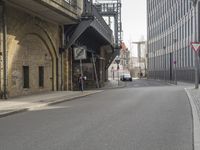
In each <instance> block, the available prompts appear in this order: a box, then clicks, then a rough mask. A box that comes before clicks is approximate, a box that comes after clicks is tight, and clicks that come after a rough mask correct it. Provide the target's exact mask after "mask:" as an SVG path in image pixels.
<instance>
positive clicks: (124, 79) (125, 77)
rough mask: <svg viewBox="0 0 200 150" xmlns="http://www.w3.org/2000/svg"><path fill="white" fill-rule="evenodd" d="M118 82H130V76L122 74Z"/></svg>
mask: <svg viewBox="0 0 200 150" xmlns="http://www.w3.org/2000/svg"><path fill="white" fill-rule="evenodd" d="M120 80H121V81H132V77H131V75H130V74H123V75H121V77H120Z"/></svg>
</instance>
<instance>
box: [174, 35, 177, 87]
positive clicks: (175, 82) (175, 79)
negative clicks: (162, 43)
mask: <svg viewBox="0 0 200 150" xmlns="http://www.w3.org/2000/svg"><path fill="white" fill-rule="evenodd" d="M173 41H174V58H173V59H174V60H173V65H174V84H175V85H177V77H176V63H177V62H176V57H177V56H176V42H177V39H173Z"/></svg>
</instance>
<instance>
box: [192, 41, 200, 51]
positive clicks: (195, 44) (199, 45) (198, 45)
mask: <svg viewBox="0 0 200 150" xmlns="http://www.w3.org/2000/svg"><path fill="white" fill-rule="evenodd" d="M191 45H192V49H193V50H194V51H195V52H198V51H199V48H200V42H191Z"/></svg>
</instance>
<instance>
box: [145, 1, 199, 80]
mask: <svg viewBox="0 0 200 150" xmlns="http://www.w3.org/2000/svg"><path fill="white" fill-rule="evenodd" d="M198 14H199V4H198V5H197V16H196V17H197V18H196V19H197V24H199V23H198V22H199V21H200V19H199V15H198ZM193 22H194V10H193V7H192V3H191V0H147V41H148V42H147V49H148V76H149V78H154V79H161V80H172V81H173V80H174V79H175V76H176V78H177V80H179V81H189V82H193V81H194V71H195V62H194V51H193V50H192V48H191V44H190V43H191V42H193V41H194V31H195V30H194V23H193ZM198 31H199V25H198V27H197V35H198V41H199V39H200V38H199V34H198Z"/></svg>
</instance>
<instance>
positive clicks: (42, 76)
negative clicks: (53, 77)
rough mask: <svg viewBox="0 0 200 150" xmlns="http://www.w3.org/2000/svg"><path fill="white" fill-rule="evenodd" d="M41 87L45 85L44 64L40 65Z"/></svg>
mask: <svg viewBox="0 0 200 150" xmlns="http://www.w3.org/2000/svg"><path fill="white" fill-rule="evenodd" d="M39 87H44V66H39Z"/></svg>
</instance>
